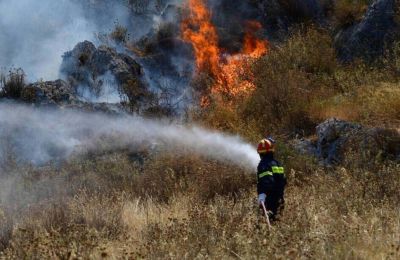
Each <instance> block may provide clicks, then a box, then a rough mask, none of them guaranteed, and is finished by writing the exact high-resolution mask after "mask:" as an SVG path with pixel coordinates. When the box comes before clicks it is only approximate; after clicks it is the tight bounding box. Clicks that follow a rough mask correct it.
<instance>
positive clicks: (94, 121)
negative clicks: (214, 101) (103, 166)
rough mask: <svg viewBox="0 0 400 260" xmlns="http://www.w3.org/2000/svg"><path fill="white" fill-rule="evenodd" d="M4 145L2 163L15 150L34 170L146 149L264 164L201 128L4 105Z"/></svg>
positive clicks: (0, 123) (0, 114) (0, 126)
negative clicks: (91, 155) (78, 156)
mask: <svg viewBox="0 0 400 260" xmlns="http://www.w3.org/2000/svg"><path fill="white" fill-rule="evenodd" d="M0 140H1V141H2V142H6V143H3V144H1V145H0V146H1V149H2V150H0V161H1V160H2V159H6V157H7V156H8V153H9V151H7V150H5V149H12V152H13V154H15V155H16V156H17V160H18V161H20V162H27V163H33V164H44V163H47V162H50V161H56V160H64V159H68V157H69V156H71V155H72V154H74V153H84V152H87V151H91V150H94V151H97V150H101V149H118V148H130V149H132V150H134V149H135V148H136V146H138V145H140V144H143V143H147V144H149V145H155V146H157V145H160V146H162V147H163V148H164V147H166V149H168V148H170V149H174V148H176V147H177V146H178V147H183V148H185V150H186V151H188V152H194V153H198V154H202V155H204V156H208V157H211V158H213V159H216V160H221V161H230V162H232V163H234V164H237V165H238V166H243V167H246V168H248V169H255V167H256V165H257V163H258V160H259V159H258V155H257V152H256V151H255V149H254V147H253V146H252V145H250V144H247V143H245V142H243V141H242V140H241V139H240V138H239V137H235V136H228V135H224V134H221V133H218V132H212V131H208V130H205V129H202V128H199V127H185V126H182V125H176V124H170V123H165V122H161V121H154V120H146V119H143V118H140V117H135V116H127V115H126V116H119V117H116V116H115V115H114V116H107V115H104V114H96V113H83V112H77V111H71V110H56V109H51V110H49V109H43V108H34V107H28V106H24V105H17V104H11V103H2V104H0ZM99 140H102V142H99ZM164 149H165V148H164ZM174 151H175V150H174Z"/></svg>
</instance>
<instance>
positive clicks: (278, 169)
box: [271, 166, 284, 174]
mask: <svg viewBox="0 0 400 260" xmlns="http://www.w3.org/2000/svg"><path fill="white" fill-rule="evenodd" d="M271 169H272V172H273V173H277V174H283V173H284V170H283V167H279V166H272V167H271Z"/></svg>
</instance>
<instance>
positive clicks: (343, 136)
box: [294, 118, 400, 165]
mask: <svg viewBox="0 0 400 260" xmlns="http://www.w3.org/2000/svg"><path fill="white" fill-rule="evenodd" d="M316 135H317V139H316V140H315V141H311V140H308V139H302V140H296V141H295V142H294V147H295V148H296V149H297V150H298V151H299V152H301V153H305V154H309V155H312V156H316V157H317V158H318V159H319V160H321V162H323V163H324V164H325V165H335V164H354V162H358V163H360V164H362V165H365V164H370V163H374V162H376V161H377V160H378V161H379V160H383V159H391V160H400V133H399V131H398V130H395V129H384V128H368V127H363V126H362V125H360V124H355V123H350V122H346V121H343V120H338V119H336V118H330V119H328V120H326V121H325V122H323V123H321V124H319V125H318V126H317V127H316ZM355 158H357V159H356V160H354V159H355Z"/></svg>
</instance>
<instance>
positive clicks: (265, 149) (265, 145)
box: [257, 137, 275, 154]
mask: <svg viewBox="0 0 400 260" xmlns="http://www.w3.org/2000/svg"><path fill="white" fill-rule="evenodd" d="M274 150H275V140H274V139H273V138H272V137H267V138H264V139H262V140H261V141H260V142H259V143H258V146H257V152H258V153H259V154H266V153H269V152H274Z"/></svg>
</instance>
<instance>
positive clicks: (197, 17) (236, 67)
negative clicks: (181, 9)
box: [181, 0, 268, 106]
mask: <svg viewBox="0 0 400 260" xmlns="http://www.w3.org/2000/svg"><path fill="white" fill-rule="evenodd" d="M188 1H189V2H188V11H189V14H188V16H187V18H186V19H184V20H183V21H182V25H181V30H182V38H183V40H184V41H186V42H189V43H191V45H192V46H193V50H194V55H195V58H196V69H197V72H206V73H209V74H210V76H212V77H213V79H214V81H215V83H214V85H213V86H212V87H211V90H210V91H211V93H210V94H211V95H214V96H218V95H221V94H222V95H223V96H225V97H228V98H233V97H239V96H243V95H247V94H248V93H250V92H251V91H252V90H254V89H255V86H254V84H253V82H252V79H251V78H252V77H251V75H249V74H250V73H249V72H250V71H251V70H250V65H251V61H252V60H254V59H256V58H258V57H260V56H262V55H265V54H266V53H267V51H268V49H267V44H268V43H267V41H266V40H261V39H258V38H257V37H256V36H255V33H256V32H257V31H258V30H260V29H261V24H260V23H258V22H256V21H249V22H247V24H246V33H245V36H244V40H243V47H242V50H241V52H240V53H237V54H233V55H229V54H224V53H223V51H222V50H221V49H220V48H219V46H218V34H217V30H216V28H215V26H214V25H213V24H212V22H211V13H210V11H209V10H208V9H207V7H206V5H205V3H204V0H188ZM209 102H210V100H209V96H204V97H203V98H202V100H201V105H202V106H207V105H208V104H209Z"/></svg>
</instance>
